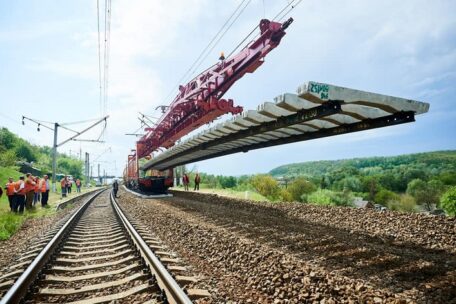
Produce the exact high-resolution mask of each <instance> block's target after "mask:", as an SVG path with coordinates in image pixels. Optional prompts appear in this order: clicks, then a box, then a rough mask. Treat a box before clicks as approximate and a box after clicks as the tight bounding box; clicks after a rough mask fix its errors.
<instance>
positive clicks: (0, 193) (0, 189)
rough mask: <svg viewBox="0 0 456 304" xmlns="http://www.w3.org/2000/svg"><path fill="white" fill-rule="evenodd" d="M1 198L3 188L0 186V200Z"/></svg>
mask: <svg viewBox="0 0 456 304" xmlns="http://www.w3.org/2000/svg"><path fill="white" fill-rule="evenodd" d="M2 196H3V188H2V186H0V198H2Z"/></svg>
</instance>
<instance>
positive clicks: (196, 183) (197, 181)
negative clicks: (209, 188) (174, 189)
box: [194, 173, 201, 191]
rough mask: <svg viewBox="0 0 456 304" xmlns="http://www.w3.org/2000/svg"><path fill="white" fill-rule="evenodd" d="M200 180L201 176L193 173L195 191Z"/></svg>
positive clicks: (198, 187)
mask: <svg viewBox="0 0 456 304" xmlns="http://www.w3.org/2000/svg"><path fill="white" fill-rule="evenodd" d="M200 182H201V177H200V176H199V174H198V173H196V175H195V189H194V190H195V191H196V190H199V189H200Z"/></svg>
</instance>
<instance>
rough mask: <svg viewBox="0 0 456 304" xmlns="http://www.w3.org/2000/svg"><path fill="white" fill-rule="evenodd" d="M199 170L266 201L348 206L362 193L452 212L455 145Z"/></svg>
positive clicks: (402, 207)
mask: <svg viewBox="0 0 456 304" xmlns="http://www.w3.org/2000/svg"><path fill="white" fill-rule="evenodd" d="M201 175H202V183H203V184H205V186H206V187H208V188H232V189H236V190H239V191H246V190H252V191H256V192H258V193H260V194H261V195H263V196H264V197H266V198H267V199H268V200H270V201H298V202H303V203H313V204H321V205H336V206H352V205H353V201H354V199H355V198H362V199H364V200H368V201H370V202H372V203H374V204H379V205H382V206H384V207H386V208H388V209H391V210H399V211H404V212H418V211H432V210H434V209H435V208H441V209H444V210H445V211H446V213H447V214H448V215H455V212H456V151H437V152H427V153H417V154H407V155H400V156H393V157H367V158H354V159H345V160H335V161H313V162H305V163H296V164H288V165H283V166H280V167H278V168H275V169H273V170H271V171H270V172H269V173H268V174H259V175H252V176H240V177H234V176H214V175H208V174H204V173H203V174H201Z"/></svg>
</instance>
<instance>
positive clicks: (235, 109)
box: [129, 18, 293, 162]
mask: <svg viewBox="0 0 456 304" xmlns="http://www.w3.org/2000/svg"><path fill="white" fill-rule="evenodd" d="M292 22H293V19H292V18H290V19H288V20H287V21H285V22H284V23H279V22H274V21H269V20H267V19H263V20H261V21H260V24H259V29H260V36H259V37H258V39H256V40H254V41H252V42H251V43H249V44H248V45H247V46H246V47H245V48H244V49H242V50H241V51H240V52H239V53H238V54H236V55H235V56H232V57H230V58H227V59H226V60H225V58H223V57H222V58H221V60H220V61H219V62H218V63H216V64H214V65H213V66H211V67H210V68H208V69H207V70H205V71H204V72H202V73H201V74H199V75H198V76H196V77H195V78H193V79H192V80H191V81H190V82H188V83H187V84H185V85H181V86H179V93H178V94H177V96H176V97H175V98H174V100H173V102H172V103H171V104H170V106H169V107H167V108H166V110H165V111H164V113H163V115H162V116H161V117H160V119H159V120H158V121H157V123H156V124H155V125H154V126H153V127H151V128H146V129H145V131H146V134H145V135H144V136H143V137H141V139H140V140H139V141H138V142H137V143H136V152H135V154H136V155H135V158H136V159H139V158H143V157H146V156H148V155H150V154H151V153H152V152H154V151H156V150H157V149H158V148H159V147H164V148H169V147H171V146H173V145H174V143H175V142H176V140H178V139H179V138H181V137H182V136H185V135H187V134H188V133H190V132H191V131H193V130H195V129H197V128H198V127H200V126H201V125H204V124H206V123H208V122H211V121H213V120H214V119H216V118H217V117H219V116H221V115H224V114H227V113H231V114H233V115H235V114H239V113H241V112H242V107H240V106H234V103H233V100H232V99H223V98H222V97H223V95H224V94H225V93H226V91H228V90H229V88H230V87H231V86H232V85H233V84H234V83H235V82H236V81H237V80H239V79H240V78H241V77H242V76H244V75H245V74H246V73H253V72H254V71H255V70H256V69H257V68H258V67H259V66H260V65H262V64H263V62H264V57H265V56H266V55H267V54H268V53H269V52H270V51H272V50H273V49H274V48H276V47H277V46H278V45H279V43H280V41H281V39H282V37H283V36H284V35H285V29H286V28H287V27H288V26H289V25H290V24H291V23H292ZM130 161H133V157H132V159H131V160H130V159H129V162H130Z"/></svg>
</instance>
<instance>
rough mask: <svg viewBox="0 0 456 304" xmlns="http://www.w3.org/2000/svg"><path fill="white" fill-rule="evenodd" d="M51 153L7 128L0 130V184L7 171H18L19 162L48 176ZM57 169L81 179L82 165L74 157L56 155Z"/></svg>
mask: <svg viewBox="0 0 456 304" xmlns="http://www.w3.org/2000/svg"><path fill="white" fill-rule="evenodd" d="M51 153H52V149H51V148H50V147H48V146H37V145H33V144H31V143H29V142H28V141H26V140H25V139H22V138H20V137H19V136H17V135H16V134H14V133H12V132H10V131H9V130H8V129H7V128H0V171H2V174H0V177H1V178H2V179H0V182H2V183H3V182H4V180H3V179H4V177H5V176H6V175H7V174H6V172H8V170H12V171H17V170H18V169H19V168H18V162H19V161H24V162H27V163H31V164H32V165H33V167H36V168H38V169H39V170H40V171H41V174H49V173H50V172H51V171H52V170H51V168H52V157H51ZM57 167H58V172H57V173H63V174H71V175H72V176H74V177H77V178H82V177H83V176H82V167H83V163H82V162H81V161H79V160H78V159H76V158H74V157H71V156H67V155H65V154H63V153H58V159H57ZM41 174H38V175H41ZM3 175H5V176H3ZM13 175H14V174H13Z"/></svg>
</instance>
